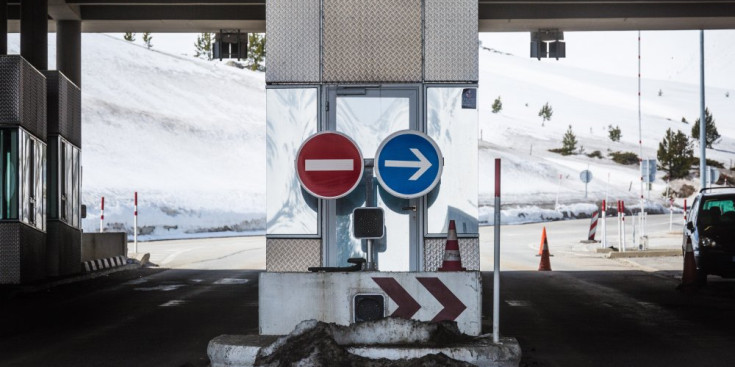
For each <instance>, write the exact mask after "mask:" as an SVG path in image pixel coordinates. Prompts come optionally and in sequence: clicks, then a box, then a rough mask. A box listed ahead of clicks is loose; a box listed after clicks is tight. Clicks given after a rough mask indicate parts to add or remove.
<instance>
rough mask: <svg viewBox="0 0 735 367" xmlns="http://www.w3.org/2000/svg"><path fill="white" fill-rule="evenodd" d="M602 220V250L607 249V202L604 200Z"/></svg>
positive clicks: (601, 211) (601, 210)
mask: <svg viewBox="0 0 735 367" xmlns="http://www.w3.org/2000/svg"><path fill="white" fill-rule="evenodd" d="M600 218H602V224H601V225H600V226H601V227H602V241H601V242H600V246H601V247H602V248H606V247H607V223H606V221H607V219H606V218H607V200H605V199H603V200H602V208H600Z"/></svg>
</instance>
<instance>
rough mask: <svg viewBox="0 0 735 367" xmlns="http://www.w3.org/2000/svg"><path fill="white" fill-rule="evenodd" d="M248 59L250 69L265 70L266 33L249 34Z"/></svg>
mask: <svg viewBox="0 0 735 367" xmlns="http://www.w3.org/2000/svg"><path fill="white" fill-rule="evenodd" d="M248 61H249V62H250V70H253V71H256V70H260V71H265V65H263V62H264V61H265V34H263V33H250V34H248Z"/></svg>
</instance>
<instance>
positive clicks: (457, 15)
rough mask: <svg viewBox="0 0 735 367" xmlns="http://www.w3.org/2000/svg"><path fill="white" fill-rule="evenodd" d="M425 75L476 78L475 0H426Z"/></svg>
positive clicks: (440, 79)
mask: <svg viewBox="0 0 735 367" xmlns="http://www.w3.org/2000/svg"><path fill="white" fill-rule="evenodd" d="M425 3H426V12H425V24H426V25H425V35H424V37H425V42H426V46H425V51H424V52H425V57H426V58H425V63H426V64H425V71H424V72H425V79H426V81H427V82H476V81H477V80H478V52H479V40H478V35H477V22H478V20H477V17H478V8H477V0H425Z"/></svg>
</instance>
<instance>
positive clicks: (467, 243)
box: [424, 238, 480, 271]
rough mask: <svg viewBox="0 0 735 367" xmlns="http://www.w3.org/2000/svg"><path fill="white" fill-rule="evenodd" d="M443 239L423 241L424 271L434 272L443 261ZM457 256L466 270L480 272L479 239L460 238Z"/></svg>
mask: <svg viewBox="0 0 735 367" xmlns="http://www.w3.org/2000/svg"><path fill="white" fill-rule="evenodd" d="M446 244H447V240H446V239H445V238H427V239H426V240H425V241H424V271H436V269H438V268H439V267H440V266H441V265H442V262H443V261H444V250H445V248H446ZM459 254H460V257H461V258H462V266H463V267H465V268H466V269H467V270H472V271H476V270H480V239H479V238H460V239H459Z"/></svg>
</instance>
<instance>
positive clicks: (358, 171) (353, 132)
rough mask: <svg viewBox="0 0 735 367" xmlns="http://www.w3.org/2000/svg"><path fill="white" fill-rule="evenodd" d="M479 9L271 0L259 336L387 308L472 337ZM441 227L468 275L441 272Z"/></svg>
mask: <svg viewBox="0 0 735 367" xmlns="http://www.w3.org/2000/svg"><path fill="white" fill-rule="evenodd" d="M477 11H478V4H477V1H476V0H453V1H439V0H424V1H421V0H375V1H358V0H305V1H290V0H269V1H268V2H267V4H266V19H267V21H266V25H267V29H266V33H267V34H268V69H267V72H266V83H267V86H266V96H267V112H266V119H267V154H266V156H267V178H266V180H267V232H266V272H264V273H262V274H261V276H260V280H259V281H260V301H259V310H260V315H259V317H260V320H259V325H260V334H261V335H284V334H288V333H290V332H291V331H292V330H293V329H294V327H295V326H296V325H297V324H298V323H299V322H301V321H303V320H310V319H316V320H319V321H325V322H334V323H337V324H342V325H348V324H352V323H355V322H360V321H365V320H371V319H375V318H381V317H384V316H399V317H403V318H409V319H416V320H421V321H441V320H455V321H456V322H457V324H458V327H459V329H460V330H461V331H462V332H464V333H466V334H470V335H479V334H480V333H481V300H482V295H481V292H482V291H481V289H482V288H481V284H480V274H479V268H480V256H479V234H478V219H477V216H478V212H477V210H478V207H477V201H478V187H477V186H478V173H477V170H478V166H477V165H478V153H477V119H478V115H477V113H478V110H477V105H476V101H477V81H478V46H479V44H478V33H477V29H478V24H477V19H478V14H477ZM366 207H367V208H375V209H369V210H368V211H367V212H361V211H362V210H363V209H361V208H366ZM356 209H357V212H356ZM353 213H357V214H353ZM361 214H363V215H361ZM364 214H367V215H364ZM381 217H382V218H381ZM450 221H454V222H455V223H456V231H457V234H458V242H459V248H460V253H461V259H462V267H464V268H466V270H467V271H460V272H438V271H437V269H438V268H439V267H440V266H441V264H442V260H443V256H444V250H445V244H446V242H447V234H448V232H449V230H448V228H449V223H450ZM376 223H378V224H377V225H376ZM365 225H367V226H365ZM355 258H359V259H361V260H354V259H355ZM350 259H353V260H350ZM348 261H349V262H348ZM310 268H311V270H313V271H309V270H310ZM350 269H352V270H357V271H348V270H350Z"/></svg>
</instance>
